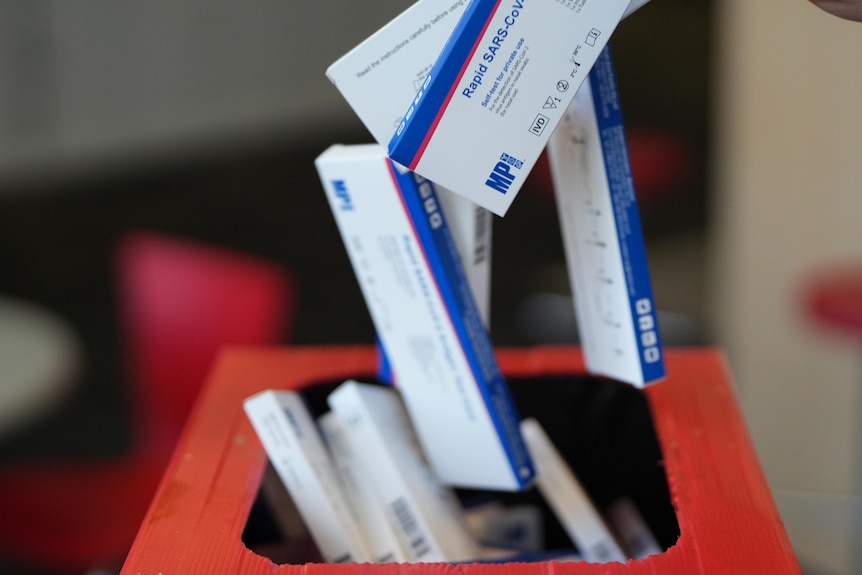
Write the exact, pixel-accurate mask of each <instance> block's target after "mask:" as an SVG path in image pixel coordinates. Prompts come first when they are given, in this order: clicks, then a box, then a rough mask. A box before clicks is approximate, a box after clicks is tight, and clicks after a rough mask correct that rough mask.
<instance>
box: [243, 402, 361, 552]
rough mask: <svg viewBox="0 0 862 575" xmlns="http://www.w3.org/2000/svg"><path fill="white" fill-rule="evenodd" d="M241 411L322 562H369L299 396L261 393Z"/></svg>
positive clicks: (353, 517)
mask: <svg viewBox="0 0 862 575" xmlns="http://www.w3.org/2000/svg"><path fill="white" fill-rule="evenodd" d="M243 408H244V409H245V412H246V415H247V416H248V419H249V421H251V424H252V427H254V430H255V432H256V433H257V436H258V437H259V438H260V442H261V444H263V447H264V449H266V454H267V456H268V457H269V460H270V461H271V462H272V466H273V468H274V469H275V471H276V473H278V476H279V477H280V478H281V480H282V482H283V483H284V486H285V487H286V488H287V490H288V492H289V493H290V496H291V498H292V500H293V502H294V503H295V504H296V507H297V509H298V510H299V513H300V515H301V516H302V518H303V520H304V521H305V523H306V525H307V526H308V530H309V532H310V533H311V536H312V537H313V538H314V541H315V543H316V544H317V547H318V548H319V549H320V552H321V554H322V555H323V557H324V559H325V560H326V561H327V562H329V563H352V562H360V563H363V562H367V561H372V560H373V559H374V556H373V554H372V552H371V550H370V548H369V546H368V542H367V541H366V539H365V536H364V534H363V533H362V529H361V527H360V526H359V523H358V522H357V520H356V517H355V515H354V514H353V510H352V509H351V508H350V506H349V504H348V502H347V499H346V496H345V494H344V490H343V487H342V485H341V480H340V479H339V476H338V473H337V471H336V469H335V466H334V464H333V461H332V459H331V457H330V455H329V451H328V449H327V447H326V445H325V444H324V443H323V438H322V437H321V436H320V433H319V431H318V429H317V424H316V423H315V421H314V419H313V418H312V417H311V414H310V413H309V412H308V409H307V407H306V405H305V402H304V400H303V399H302V396H301V395H300V394H299V393H297V392H294V391H275V390H267V391H262V392H260V393H257V394H255V395H253V396H251V397H249V398H248V399H246V400H245V402H244V403H243Z"/></svg>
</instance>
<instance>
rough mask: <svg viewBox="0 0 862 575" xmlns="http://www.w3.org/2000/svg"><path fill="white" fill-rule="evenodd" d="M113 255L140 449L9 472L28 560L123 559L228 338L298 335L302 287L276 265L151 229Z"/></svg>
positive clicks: (7, 534)
mask: <svg viewBox="0 0 862 575" xmlns="http://www.w3.org/2000/svg"><path fill="white" fill-rule="evenodd" d="M115 258H116V259H115V262H114V263H115V269H116V280H117V290H118V300H119V310H118V312H119V317H120V321H121V334H122V337H123V347H124V349H125V352H126V357H125V365H126V370H127V374H126V377H127V381H128V383H129V385H130V393H129V395H130V397H131V400H132V405H131V413H132V416H131V426H132V447H131V449H130V451H129V452H128V454H127V455H125V456H124V457H122V458H117V459H110V460H98V461H80V462H47V461H37V462H31V463H22V464H16V465H14V466H11V467H7V468H6V469H3V470H0V518H2V520H0V549H2V550H3V552H4V553H5V554H6V555H7V556H9V557H12V558H14V559H15V560H17V561H21V562H24V563H26V564H28V565H33V566H38V567H40V568H46V569H52V570H55V571H57V570H59V571H62V572H77V573H82V572H84V571H86V570H88V569H92V568H96V567H99V566H108V567H119V565H120V564H121V562H122V561H123V559H124V558H125V555H126V553H127V552H128V549H129V547H130V546H131V543H132V541H133V540H134V537H135V534H136V533H137V530H138V528H139V527H140V522H141V520H142V519H143V517H144V515H145V512H146V510H147V507H148V505H149V503H150V499H151V498H152V495H153V493H154V492H155V489H156V487H157V486H158V482H159V480H160V478H161V475H162V472H163V470H164V468H165V466H166V464H167V462H168V460H169V458H170V456H171V453H172V451H173V448H174V445H175V442H176V440H177V438H178V436H179V434H180V432H181V430H182V427H183V425H184V422H185V420H186V418H187V416H188V414H189V411H190V410H191V409H192V406H193V403H194V401H195V398H196V396H197V393H198V391H199V389H200V387H201V385H202V384H203V382H204V380H205V378H206V374H207V371H208V369H209V367H210V365H211V364H212V362H213V360H214V359H215V357H216V354H217V353H218V350H219V348H220V347H221V346H223V345H226V344H240V345H242V344H248V345H265V344H276V343H282V342H284V341H286V340H287V338H288V336H289V327H290V326H291V324H292V320H293V314H294V308H295V305H294V303H295V295H296V294H295V289H296V288H295V285H294V281H293V279H292V277H291V275H290V274H289V272H288V271H287V270H285V269H283V268H282V267H280V266H278V265H276V264H274V263H271V262H268V261H265V260H263V259H260V258H256V257H251V256H248V255H244V254H240V253H236V252H231V251H228V250H223V249H219V248H214V247H211V246H206V245H202V244H198V243H193V242H188V241H184V240H179V239H173V238H167V237H164V236H159V235H155V234H151V233H145V232H136V233H131V234H128V235H127V236H125V237H124V238H123V239H122V240H121V241H120V243H119V244H118V246H117V250H116V253H115Z"/></svg>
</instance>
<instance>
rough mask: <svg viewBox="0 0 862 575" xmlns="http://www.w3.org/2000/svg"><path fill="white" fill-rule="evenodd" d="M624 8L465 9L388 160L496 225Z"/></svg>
mask: <svg viewBox="0 0 862 575" xmlns="http://www.w3.org/2000/svg"><path fill="white" fill-rule="evenodd" d="M629 4H630V2H629V0H506V1H503V2H500V1H498V0H473V1H472V2H471V3H470V4H469V5H468V6H467V8H466V10H465V12H464V15H463V16H462V18H461V19H460V20H459V22H458V25H457V26H456V27H455V29H454V31H453V33H452V35H451V36H450V38H449V40H448V42H447V43H446V45H445V47H444V48H443V51H442V52H441V54H440V56H439V57H438V59H437V60H436V62H435V64H434V66H433V67H432V69H431V71H430V72H429V73H428V75H427V76H426V78H425V81H424V82H423V83H422V86H421V88H420V89H419V91H418V93H417V94H416V96H415V98H414V100H413V102H412V103H410V104H408V107H407V111H406V113H405V114H404V118H403V120H402V122H401V124H399V126H398V128H397V129H396V131H395V134H394V136H393V138H392V139H391V141H390V143H389V154H390V156H391V158H392V159H393V160H395V161H397V162H399V163H400V164H402V165H404V166H406V167H408V168H410V169H411V170H414V171H416V172H417V173H419V174H421V175H422V176H424V177H426V178H428V179H430V180H433V181H434V182H435V183H437V184H438V185H441V186H444V187H446V188H448V189H450V190H452V191H453V192H455V193H457V194H460V195H463V196H464V197H466V198H468V199H470V200H472V201H474V202H476V203H477V204H479V205H481V206H483V207H485V208H487V209H489V210H491V211H492V212H494V213H496V214H498V215H500V216H502V215H505V213H506V211H507V210H508V209H509V206H510V205H511V203H512V201H513V200H514V198H515V196H516V195H517V193H518V190H519V189H520V187H521V185H522V184H523V182H524V180H525V179H526V177H527V175H528V174H529V173H530V170H531V169H532V168H533V165H534V164H535V162H536V160H537V159H538V158H539V155H540V154H541V153H542V150H544V148H545V144H546V143H547V141H548V139H549V138H550V136H551V133H552V132H553V131H554V128H555V127H556V125H557V124H558V122H559V121H560V118H561V117H562V114H563V112H564V111H565V109H566V107H567V106H568V104H569V103H570V102H571V100H572V98H573V97H574V95H575V93H576V92H577V90H578V87H579V86H580V85H581V83H582V82H583V81H584V80H585V79H586V77H587V74H588V73H589V70H590V69H591V68H592V66H593V63H594V62H595V60H596V58H597V57H598V55H599V52H600V51H601V50H602V48H603V47H604V46H605V44H606V43H607V41H608V39H609V38H610V36H611V34H612V33H613V31H614V30H615V29H616V26H617V24H618V23H619V21H620V19H621V18H622V17H623V14H624V12H625V11H626V8H628V7H629Z"/></svg>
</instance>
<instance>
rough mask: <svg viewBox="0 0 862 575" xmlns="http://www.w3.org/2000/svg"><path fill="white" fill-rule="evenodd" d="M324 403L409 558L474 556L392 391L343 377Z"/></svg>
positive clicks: (457, 513) (449, 496) (448, 492)
mask: <svg viewBox="0 0 862 575" xmlns="http://www.w3.org/2000/svg"><path fill="white" fill-rule="evenodd" d="M327 402H328V403H329V406H330V408H331V409H332V411H333V412H334V413H335V415H336V416H337V417H338V419H339V421H341V424H342V426H343V428H344V435H345V439H346V441H347V444H348V445H349V447H350V449H351V450H352V451H353V452H354V454H356V456H357V458H361V464H362V465H363V466H364V469H365V471H366V473H367V474H368V475H369V477H371V482H372V484H373V487H374V488H375V492H376V494H377V498H378V502H379V504H380V506H381V509H383V510H385V513H386V515H387V517H388V518H389V522H390V523H391V524H392V525H393V526H394V528H395V531H396V533H397V535H398V537H399V539H400V541H401V545H402V547H403V548H404V549H405V550H406V551H407V553H408V554H409V561H413V562H415V561H422V562H441V561H470V560H475V559H476V558H477V557H479V547H478V546H477V544H476V542H475V541H474V540H473V537H472V535H471V533H470V532H469V530H468V529H467V523H466V520H465V518H464V515H463V511H462V510H461V506H460V504H459V502H458V499H457V498H456V497H455V493H454V491H452V489H450V488H447V487H446V486H444V485H443V484H442V483H441V482H440V479H439V478H438V477H437V476H436V475H435V474H434V473H433V472H432V471H431V468H430V467H429V465H428V462H427V461H426V459H425V457H424V455H423V453H422V449H421V447H420V445H419V441H418V440H417V437H416V433H415V432H414V429H413V426H412V425H411V423H410V419H409V417H408V416H407V412H406V410H405V409H404V405H403V403H402V401H401V398H400V397H399V394H398V392H397V391H395V390H394V389H392V388H389V387H383V386H380V385H370V384H365V383H359V382H357V381H353V380H349V381H346V382H344V383H343V384H342V385H340V386H338V387H337V388H336V389H335V391H333V392H332V393H331V394H330V395H329V397H327Z"/></svg>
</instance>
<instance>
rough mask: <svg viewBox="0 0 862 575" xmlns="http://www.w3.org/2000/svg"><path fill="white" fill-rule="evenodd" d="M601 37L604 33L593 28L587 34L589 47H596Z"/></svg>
mask: <svg viewBox="0 0 862 575" xmlns="http://www.w3.org/2000/svg"><path fill="white" fill-rule="evenodd" d="M601 35H602V33H601V32H600V31H599V30H597V29H596V28H593V29H592V30H590V32H589V33H588V34H587V39H586V43H587V46H595V45H596V40H598V39H599V36H601Z"/></svg>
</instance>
